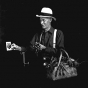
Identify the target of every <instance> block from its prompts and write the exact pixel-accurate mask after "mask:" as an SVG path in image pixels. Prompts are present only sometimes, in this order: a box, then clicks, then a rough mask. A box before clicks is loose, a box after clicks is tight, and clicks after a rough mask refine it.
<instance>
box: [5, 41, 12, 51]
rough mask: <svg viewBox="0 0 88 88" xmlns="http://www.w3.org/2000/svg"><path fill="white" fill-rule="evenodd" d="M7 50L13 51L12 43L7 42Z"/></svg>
mask: <svg viewBox="0 0 88 88" xmlns="http://www.w3.org/2000/svg"><path fill="white" fill-rule="evenodd" d="M6 50H7V51H11V50H12V49H11V42H6Z"/></svg>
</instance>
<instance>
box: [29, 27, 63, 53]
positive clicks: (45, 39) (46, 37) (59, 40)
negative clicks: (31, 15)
mask: <svg viewBox="0 0 88 88" xmlns="http://www.w3.org/2000/svg"><path fill="white" fill-rule="evenodd" d="M41 34H42V36H41ZM41 34H38V33H36V34H35V35H34V37H33V39H32V41H31V42H30V44H31V46H33V45H34V44H35V42H40V43H41V44H43V45H44V46H46V49H44V50H43V51H44V52H46V53H50V54H56V53H57V52H58V51H59V50H60V48H64V35H63V32H62V31H61V30H57V34H56V48H53V34H54V28H53V27H51V28H50V30H49V31H47V32H44V31H43V32H42V33H41ZM40 36H41V41H40ZM32 49H33V48H32Z"/></svg>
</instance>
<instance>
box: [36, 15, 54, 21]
mask: <svg viewBox="0 0 88 88" xmlns="http://www.w3.org/2000/svg"><path fill="white" fill-rule="evenodd" d="M36 17H45V18H46V17H51V18H53V19H54V20H55V21H56V18H55V17H53V16H44V15H36Z"/></svg>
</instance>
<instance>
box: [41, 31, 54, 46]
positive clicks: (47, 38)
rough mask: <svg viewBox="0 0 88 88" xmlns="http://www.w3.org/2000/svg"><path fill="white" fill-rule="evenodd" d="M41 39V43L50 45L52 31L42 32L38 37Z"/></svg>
mask: <svg viewBox="0 0 88 88" xmlns="http://www.w3.org/2000/svg"><path fill="white" fill-rule="evenodd" d="M40 38H41V39H40V40H41V41H40V42H41V44H43V45H45V46H52V43H53V33H48V32H47V33H43V34H42V35H41V37H40Z"/></svg>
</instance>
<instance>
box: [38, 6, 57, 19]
mask: <svg viewBox="0 0 88 88" xmlns="http://www.w3.org/2000/svg"><path fill="white" fill-rule="evenodd" d="M36 17H51V18H53V19H54V20H55V21H56V18H55V17H53V12H52V9H50V8H48V7H43V8H42V9H41V15H36Z"/></svg>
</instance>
